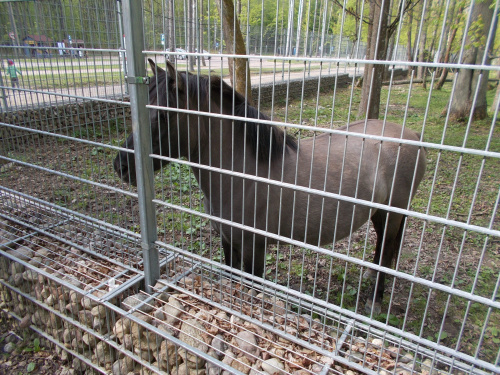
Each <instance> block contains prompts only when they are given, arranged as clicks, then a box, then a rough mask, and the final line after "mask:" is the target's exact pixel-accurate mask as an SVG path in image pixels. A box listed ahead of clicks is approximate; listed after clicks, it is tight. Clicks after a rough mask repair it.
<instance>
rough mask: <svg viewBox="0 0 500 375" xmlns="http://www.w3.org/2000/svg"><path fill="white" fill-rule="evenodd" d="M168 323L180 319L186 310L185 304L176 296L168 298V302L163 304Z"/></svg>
mask: <svg viewBox="0 0 500 375" xmlns="http://www.w3.org/2000/svg"><path fill="white" fill-rule="evenodd" d="M163 312H164V313H165V316H166V319H165V322H166V323H167V324H170V325H173V324H175V323H176V322H177V321H178V317H179V316H180V315H181V314H182V313H183V312H184V305H183V304H182V303H180V302H179V300H178V299H177V298H175V297H170V298H169V299H168V304H166V305H165V306H163Z"/></svg>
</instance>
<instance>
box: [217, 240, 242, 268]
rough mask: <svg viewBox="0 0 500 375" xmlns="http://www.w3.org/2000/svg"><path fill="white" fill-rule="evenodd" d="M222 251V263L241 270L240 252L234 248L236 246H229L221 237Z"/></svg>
mask: <svg viewBox="0 0 500 375" xmlns="http://www.w3.org/2000/svg"><path fill="white" fill-rule="evenodd" d="M221 242H222V249H223V250H224V262H225V263H226V265H227V266H229V267H232V268H237V269H241V250H240V249H239V246H238V248H235V247H236V246H237V245H234V244H231V242H230V241H228V240H227V239H226V238H224V236H221Z"/></svg>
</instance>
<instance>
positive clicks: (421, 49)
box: [417, 1, 430, 86]
mask: <svg viewBox="0 0 500 375" xmlns="http://www.w3.org/2000/svg"><path fill="white" fill-rule="evenodd" d="M429 5H430V1H428V2H427V3H426V5H425V6H424V8H423V9H422V12H423V14H422V17H424V21H423V23H422V29H421V30H420V41H419V44H418V62H424V61H427V60H428V57H429V56H428V54H429V52H428V51H427V50H426V49H425V42H426V41H427V29H428V27H429V23H428V19H429V15H428V14H429ZM424 74H425V69H424V67H423V66H419V67H418V69H417V78H424ZM424 82H425V80H424ZM424 86H425V85H424Z"/></svg>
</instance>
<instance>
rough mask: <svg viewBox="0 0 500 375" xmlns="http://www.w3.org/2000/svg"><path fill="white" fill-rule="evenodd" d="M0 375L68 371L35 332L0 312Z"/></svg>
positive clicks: (56, 374) (44, 374)
mask: <svg viewBox="0 0 500 375" xmlns="http://www.w3.org/2000/svg"><path fill="white" fill-rule="evenodd" d="M0 349H1V350H0V353H1V355H0V375H4V374H5V375H7V374H12V375H13V374H15V375H18V374H34V375H63V374H67V373H68V370H69V368H68V367H67V366H65V364H64V363H63V361H62V360H61V359H60V357H59V356H58V355H57V354H56V351H55V349H54V347H53V346H51V345H49V343H47V342H45V341H44V340H43V338H41V337H40V336H39V335H38V334H37V333H36V332H34V331H32V330H30V329H29V328H24V329H23V328H21V326H20V324H19V322H18V321H17V320H16V319H14V318H12V317H10V316H9V315H8V314H6V313H5V312H3V311H2V312H0Z"/></svg>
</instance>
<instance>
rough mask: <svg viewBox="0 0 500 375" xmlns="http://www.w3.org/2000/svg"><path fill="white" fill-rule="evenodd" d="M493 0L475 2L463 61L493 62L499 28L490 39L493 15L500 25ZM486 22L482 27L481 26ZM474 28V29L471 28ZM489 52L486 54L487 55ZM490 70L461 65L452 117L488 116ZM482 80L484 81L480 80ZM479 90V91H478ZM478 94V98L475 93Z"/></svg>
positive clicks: (471, 62) (478, 117) (450, 104)
mask: <svg viewBox="0 0 500 375" xmlns="http://www.w3.org/2000/svg"><path fill="white" fill-rule="evenodd" d="M491 4H492V0H484V1H482V2H475V3H474V5H473V8H472V9H471V10H470V11H471V12H472V15H471V20H472V23H471V26H474V25H476V27H470V28H469V30H468V32H467V35H466V41H465V46H466V47H465V48H466V50H465V51H464V58H463V60H462V61H461V63H463V64H472V65H474V64H475V65H478V64H482V63H483V62H484V63H485V64H486V65H489V64H490V52H491V49H492V47H493V42H494V36H495V30H493V33H492V38H491V40H488V36H489V31H490V27H491V23H492V21H493V16H495V23H494V26H493V27H494V29H496V23H497V22H496V18H497V15H495V14H493V13H492V12H491V9H490V6H491ZM479 26H482V27H479ZM471 29H474V31H471ZM485 54H486V56H485ZM488 73H489V71H488V70H485V71H480V70H476V69H460V70H459V71H458V73H457V76H456V80H457V82H456V90H455V92H454V93H453V97H452V99H451V102H450V103H449V111H450V118H452V119H454V120H458V121H464V120H467V119H468V118H469V117H470V116H472V118H473V119H484V118H486V116H487V114H488V105H487V103H486V91H487V89H488ZM479 80H480V81H479ZM476 91H477V95H476ZM475 96H477V98H476V100H475V102H474V97H475Z"/></svg>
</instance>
